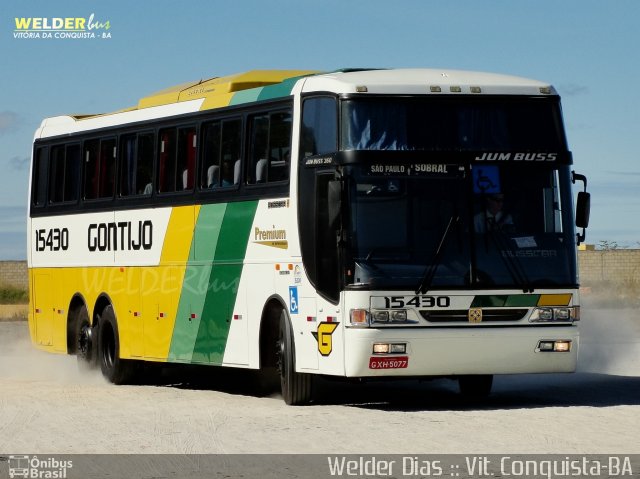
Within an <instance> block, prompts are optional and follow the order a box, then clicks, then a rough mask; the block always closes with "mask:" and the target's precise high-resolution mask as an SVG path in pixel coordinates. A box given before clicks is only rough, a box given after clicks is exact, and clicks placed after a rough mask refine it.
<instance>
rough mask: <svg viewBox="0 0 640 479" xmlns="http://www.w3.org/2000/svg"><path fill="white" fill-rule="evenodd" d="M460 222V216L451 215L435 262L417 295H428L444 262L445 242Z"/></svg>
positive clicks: (423, 278) (433, 261) (425, 275)
mask: <svg viewBox="0 0 640 479" xmlns="http://www.w3.org/2000/svg"><path fill="white" fill-rule="evenodd" d="M458 221H460V216H456V215H451V218H449V223H448V224H447V228H446V229H445V230H444V233H443V234H442V238H440V244H439V245H438V248H437V249H436V253H435V254H434V255H433V260H432V261H431V264H430V265H429V266H428V267H427V269H426V270H425V272H424V276H423V277H422V281H420V284H419V285H418V289H416V294H426V293H427V291H428V290H429V288H430V287H431V282H432V281H433V277H434V276H435V275H436V270H437V269H438V266H439V265H440V261H441V260H442V252H443V251H444V248H443V246H444V242H445V240H446V239H447V236H449V231H451V226H453V225H454V224H457V223H458Z"/></svg>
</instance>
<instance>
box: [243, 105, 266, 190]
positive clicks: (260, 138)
mask: <svg viewBox="0 0 640 479" xmlns="http://www.w3.org/2000/svg"><path fill="white" fill-rule="evenodd" d="M249 128H250V135H251V136H250V138H251V144H250V146H249V161H248V165H247V184H248V185H254V184H256V183H264V182H266V181H267V175H266V162H267V153H268V147H269V115H268V114H263V115H256V116H254V117H252V118H251V120H250V123H249Z"/></svg>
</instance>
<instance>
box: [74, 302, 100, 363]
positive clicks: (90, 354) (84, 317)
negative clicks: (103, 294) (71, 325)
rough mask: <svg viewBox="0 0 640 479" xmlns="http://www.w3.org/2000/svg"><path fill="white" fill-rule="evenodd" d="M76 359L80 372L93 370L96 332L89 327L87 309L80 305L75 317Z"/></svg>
mask: <svg viewBox="0 0 640 479" xmlns="http://www.w3.org/2000/svg"><path fill="white" fill-rule="evenodd" d="M75 324H76V338H77V342H76V358H77V360H78V367H79V368H80V369H81V370H87V369H94V368H95V367H97V365H98V361H97V357H98V354H97V352H98V351H97V349H98V348H97V341H96V336H97V331H96V330H95V328H93V327H92V326H91V322H90V321H89V313H88V311H87V307H86V306H84V305H82V306H81V307H80V309H79V310H78V315H77V317H76V323H75Z"/></svg>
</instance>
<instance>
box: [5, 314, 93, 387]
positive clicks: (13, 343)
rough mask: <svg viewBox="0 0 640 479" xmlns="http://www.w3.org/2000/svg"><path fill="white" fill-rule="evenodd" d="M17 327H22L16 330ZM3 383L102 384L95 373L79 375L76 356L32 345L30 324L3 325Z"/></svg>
mask: <svg viewBox="0 0 640 479" xmlns="http://www.w3.org/2000/svg"><path fill="white" fill-rule="evenodd" d="M16 324H18V325H19V327H16ZM0 379H13V380H18V381H54V382H57V383H61V384H101V383H104V382H105V380H104V379H103V378H102V375H101V374H100V373H99V372H96V371H89V372H84V371H80V369H79V368H78V365H77V364H76V358H75V356H69V355H67V354H51V353H48V352H44V351H40V350H38V349H36V348H35V346H34V345H33V344H31V339H30V338H29V328H28V325H27V322H22V321H21V322H17V323H16V322H8V321H0Z"/></svg>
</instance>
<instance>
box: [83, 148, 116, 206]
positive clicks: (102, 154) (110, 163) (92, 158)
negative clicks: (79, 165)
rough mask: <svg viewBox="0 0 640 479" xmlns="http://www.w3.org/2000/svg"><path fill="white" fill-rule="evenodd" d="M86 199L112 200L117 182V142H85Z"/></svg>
mask: <svg viewBox="0 0 640 479" xmlns="http://www.w3.org/2000/svg"><path fill="white" fill-rule="evenodd" d="M83 151H84V154H83V157H84V198H85V199H88V200H90V199H97V198H111V197H113V185H114V182H115V171H116V168H115V161H116V140H115V139H107V140H89V141H85V142H84V150H83Z"/></svg>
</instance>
